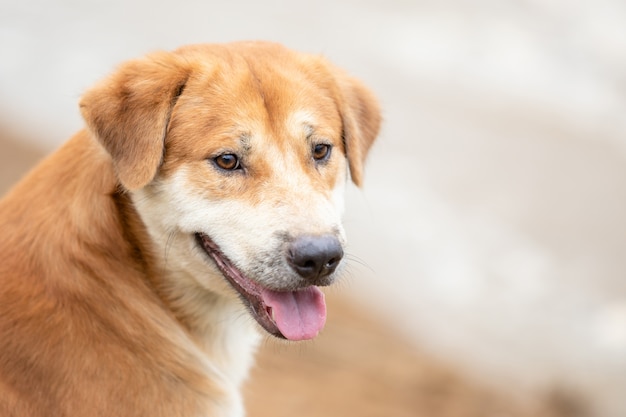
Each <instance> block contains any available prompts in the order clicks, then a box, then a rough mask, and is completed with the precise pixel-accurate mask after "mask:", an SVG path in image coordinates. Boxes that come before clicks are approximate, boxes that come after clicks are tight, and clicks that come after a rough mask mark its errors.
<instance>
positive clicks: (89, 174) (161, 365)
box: [0, 43, 380, 417]
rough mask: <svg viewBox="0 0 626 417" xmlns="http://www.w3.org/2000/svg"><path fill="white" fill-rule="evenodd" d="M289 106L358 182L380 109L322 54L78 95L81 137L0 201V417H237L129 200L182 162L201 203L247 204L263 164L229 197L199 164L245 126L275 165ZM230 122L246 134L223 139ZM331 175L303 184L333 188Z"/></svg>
mask: <svg viewBox="0 0 626 417" xmlns="http://www.w3.org/2000/svg"><path fill="white" fill-rule="evenodd" d="M276 61H279V62H281V63H282V64H283V65H281V66H280V68H281V71H282V73H281V74H277V71H276V69H275V66H273V69H272V68H271V67H272V65H271V63H272V62H276ZM242 68H246V70H241V69H242ZM250 73H253V74H256V75H257V77H267V78H266V79H264V80H259V79H256V80H255V79H254V78H250V76H249V74H250ZM272 77H274V78H275V79H272ZM285 80H290V82H289V83H285ZM259 85H263V86H264V88H263V91H262V92H261V94H259V90H258V89H259ZM269 86H273V88H269ZM234 91H237V92H239V93H240V94H238V95H230V92H234ZM242 92H243V93H242ZM294 105H300V106H304V107H305V108H307V109H314V111H315V116H316V118H317V119H318V120H321V121H322V123H320V125H323V126H324V127H323V128H322V130H321V131H317V132H316V134H322V135H324V137H327V138H329V139H330V140H332V142H333V143H334V144H335V145H336V146H335V148H336V149H337V151H338V152H344V153H345V154H346V155H347V157H348V162H349V165H350V171H351V175H352V179H353V181H354V182H355V183H357V184H360V182H361V180H362V165H363V162H364V159H365V156H366V154H367V151H368V149H369V147H370V145H371V143H372V142H373V140H374V138H375V136H376V133H377V131H378V125H379V121H380V119H379V115H378V108H377V105H376V102H375V100H374V98H373V97H372V95H371V94H370V93H369V92H367V90H365V89H364V87H362V86H361V85H360V84H359V83H357V82H356V81H354V80H352V79H350V78H348V77H347V76H346V75H344V74H343V73H341V72H339V71H338V70H336V69H334V68H333V67H332V66H330V65H329V64H327V63H326V62H325V61H324V60H322V59H320V58H317V57H311V56H307V55H300V54H296V53H294V52H291V51H288V50H286V49H284V48H282V47H280V46H277V45H272V44H256V43H242V44H231V45H228V46H217V45H212V46H195V47H187V48H183V49H181V50H179V51H177V52H174V53H158V54H154V55H150V56H148V57H147V58H143V59H140V60H136V61H131V62H128V63H126V64H124V65H123V66H122V67H120V69H119V70H118V71H117V72H115V73H114V75H113V76H111V77H110V78H107V79H106V80H104V81H103V82H101V83H100V84H98V85H97V86H96V87H95V88H94V89H92V90H90V91H89V92H87V94H85V96H84V97H83V99H82V100H81V110H82V113H83V115H84V118H85V120H86V122H87V125H88V127H89V130H88V131H81V132H80V133H78V134H77V135H76V136H74V137H73V138H72V139H70V140H69V141H68V142H67V143H66V144H65V145H64V146H63V147H62V148H61V149H60V150H59V151H57V152H56V153H54V154H53V155H52V156H50V157H49V158H48V159H46V160H45V161H44V162H42V163H41V164H40V165H39V166H38V167H37V168H36V169H35V170H34V171H33V172H31V173H30V174H29V175H28V176H27V177H26V178H24V179H23V180H22V182H20V183H19V184H18V185H17V186H16V187H15V188H14V189H13V190H12V191H11V192H10V193H9V194H8V195H7V196H6V197H5V198H4V199H3V200H2V201H1V202H0V230H1V232H2V236H3V239H2V241H0V415H1V416H15V417H17V416H20V417H22V416H25V417H29V416H33V417H34V416H85V415H89V416H150V417H158V416H168V417H174V416H228V417H230V416H238V415H240V414H239V412H238V411H232V412H231V411H229V410H232V409H233V408H232V407H231V404H230V402H231V401H232V398H231V397H230V396H229V390H231V389H232V387H230V385H229V383H228V381H226V380H225V377H224V375H222V374H221V372H219V371H218V370H216V368H214V367H213V364H214V363H218V362H219V361H220V360H221V359H220V358H219V357H216V356H215V355H213V354H212V352H211V351H210V349H207V348H206V346H205V345H206V344H203V343H201V342H200V340H201V339H202V335H201V334H198V329H196V328H194V326H193V325H191V324H190V323H191V318H189V317H187V319H189V321H185V320H186V319H185V317H182V316H181V315H180V314H179V311H176V309H175V308H174V307H173V306H174V305H176V303H177V302H180V300H175V299H172V295H171V294H168V293H167V288H166V287H167V286H166V285H165V282H164V278H163V277H162V276H161V270H160V269H159V268H158V267H157V265H158V262H157V259H158V258H159V257H160V256H161V254H159V253H155V249H154V245H153V241H152V239H151V237H150V235H149V234H148V233H147V231H146V228H145V225H144V224H143V222H142V220H141V218H140V217H139V215H138V213H137V209H136V207H135V205H134V204H133V203H132V200H131V198H130V197H129V194H128V192H130V191H133V190H138V189H141V188H143V187H145V186H147V185H148V184H150V183H151V181H153V180H154V178H155V176H157V175H158V176H159V177H160V178H167V177H168V176H169V175H171V174H172V173H174V172H176V171H177V169H179V167H180V166H181V164H182V163H183V162H184V163H185V164H187V165H186V166H187V167H189V166H191V167H196V168H197V171H195V173H194V176H193V178H196V179H194V181H198V182H201V184H199V185H201V186H202V187H204V189H205V190H206V193H208V194H211V193H213V194H217V195H220V196H222V197H226V196H227V195H228V194H234V195H237V198H240V199H247V200H254V198H256V197H255V195H256V194H255V190H258V189H259V187H261V186H263V184H264V183H266V182H267V179H268V178H269V177H268V175H269V174H268V172H270V171H271V166H266V165H267V163H266V165H263V164H262V161H259V162H258V164H252V166H254V167H255V169H256V170H257V172H256V173H253V174H255V175H251V176H254V177H255V181H256V182H255V183H252V184H246V185H244V184H236V183H235V184H234V185H233V182H232V181H231V182H228V183H226V182H225V181H224V179H223V178H217V179H215V180H213V182H210V181H208V182H207V180H206V179H205V178H206V177H207V176H208V174H207V175H203V172H204V171H203V170H206V167H205V166H206V159H207V158H208V157H210V156H212V155H213V153H214V152H216V151H219V150H223V149H227V148H229V147H234V146H240V144H237V143H231V142H229V141H232V138H233V137H238V136H240V134H244V135H245V134H247V133H248V130H251V129H252V130H254V131H262V132H264V134H265V135H266V136H269V137H271V138H272V141H273V142H272V143H273V145H272V146H274V148H273V149H276V150H278V154H277V157H280V150H281V149H282V146H283V145H282V144H281V141H284V140H286V138H288V137H293V132H289V128H288V123H287V121H286V118H287V117H288V115H289V111H290V110H291V109H292V108H293V106H294ZM232 120H235V121H238V122H239V124H240V125H241V126H243V127H244V131H242V132H232V130H231V129H232V126H231V125H229V124H228V123H226V122H228V121H232ZM233 133H237V134H235V135H233ZM302 139H303V140H302V149H303V152H304V150H305V149H306V143H307V142H306V140H305V139H306V138H302ZM344 144H345V147H344ZM333 163H334V164H338V162H333ZM301 165H302V164H301ZM340 168H341V166H340V165H337V166H332V167H329V168H328V169H327V171H328V174H327V175H326V174H323V175H322V176H321V177H320V179H312V180H311V182H310V186H312V187H317V188H318V189H320V190H325V189H328V190H330V189H331V188H332V187H333V186H334V184H335V182H336V181H338V178H340V176H338V174H337V172H338V171H337V170H339V169H340ZM194 169H195V168H194ZM299 169H301V170H302V172H303V173H305V174H306V175H308V176H310V177H311V178H313V177H315V175H316V174H315V173H314V169H313V168H311V167H308V166H306V165H302V166H300V168H299ZM251 174H252V173H251ZM288 191H289V190H284V189H276V190H273V191H272V192H273V193H275V194H278V195H280V193H284V192H288ZM216 366H217V365H216ZM217 367H218V368H219V366H217ZM236 409H237V408H236V407H235V408H234V410H236Z"/></svg>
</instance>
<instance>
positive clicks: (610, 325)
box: [0, 0, 626, 417]
mask: <svg viewBox="0 0 626 417" xmlns="http://www.w3.org/2000/svg"><path fill="white" fill-rule="evenodd" d="M241 39H266V40H274V41H279V42H281V43H284V44H286V45H287V46H289V47H292V48H295V49H299V50H303V51H307V52H312V53H320V54H323V55H325V56H327V57H328V58H329V59H330V60H332V61H334V62H335V63H337V64H338V65H340V66H342V67H344V68H346V69H347V70H348V71H349V72H350V73H352V74H354V75H356V76H358V77H359V78H361V79H362V80H363V81H364V82H365V83H366V84H368V85H369V86H370V87H371V88H372V89H373V90H374V91H375V92H376V93H377V95H378V96H379V97H380V99H381V102H382V104H383V108H384V115H385V126H384V129H383V132H382V135H381V137H380V140H379V142H378V144H377V145H376V147H375V149H374V151H373V153H372V154H371V155H370V160H369V162H370V164H369V167H368V171H367V172H366V182H365V187H364V188H363V189H362V190H357V189H355V188H351V189H350V193H349V205H348V214H347V217H346V224H347V228H348V234H349V235H348V236H349V238H351V245H350V248H349V251H350V254H351V258H352V259H353V262H352V266H351V268H350V275H349V277H347V279H346V280H345V283H344V285H343V287H342V288H341V290H340V291H341V292H342V293H345V294H347V295H349V296H351V297H353V298H354V299H355V300H356V301H357V302H358V303H359V304H360V305H362V306H363V307H364V308H367V309H368V310H369V311H370V312H373V313H375V314H377V315H378V316H379V317H380V318H382V319H384V320H385V321H386V322H388V323H389V326H391V327H394V328H396V329H397V330H399V331H401V332H404V333H405V334H406V335H407V336H408V337H410V338H411V340H413V341H414V343H415V345H416V347H418V348H419V349H422V350H425V351H427V352H429V353H430V354H433V355H436V356H437V357H439V358H442V359H444V360H445V361H447V362H448V363H451V364H453V365H454V366H457V367H459V368H460V369H464V371H465V372H467V373H468V374H469V375H472V377H474V378H476V379H477V380H480V381H481V382H484V383H488V384H491V385H494V386H498V387H500V388H506V389H507V390H510V391H511V392H514V393H516V395H519V396H520V397H524V396H526V397H532V396H538V395H544V394H545V393H546V392H556V393H565V394H566V395H568V396H570V397H575V398H576V399H577V401H580V402H581V403H584V404H588V407H589V409H588V412H589V415H593V416H602V417H623V416H625V415H626V2H624V1H623V0H593V1H591V0H586V1H584V0H499V1H496V0H440V1H435V0H430V1H425V0H405V1H402V0H387V1H381V0H332V1H331V0H318V1H315V2H312V1H311V2H297V1H288V0H273V1H265V2H261V1H254V0H247V1H246V0H233V1H229V2H218V1H211V0H208V1H198V0H178V1H176V2H173V1H172V2H166V1H160V0H153V1H147V0H136V1H128V0H106V1H105V0H39V1H33V0H13V1H9V0H0V123H1V124H2V125H3V126H8V127H10V128H11V129H12V130H15V131H20V132H21V133H22V134H23V136H24V137H29V138H33V143H32V145H34V146H37V147H39V148H41V149H43V150H46V151H50V150H52V149H54V148H55V147H58V146H59V145H60V144H61V143H62V142H63V141H64V140H65V139H67V138H68V137H69V136H70V135H71V134H72V133H73V132H75V131H76V130H78V129H80V128H81V126H82V122H81V120H80V118H79V114H78V109H77V100H78V97H79V96H80V94H81V92H82V91H84V90H85V89H86V88H87V87H88V86H89V85H91V84H92V83H93V82H94V81H96V80H97V79H99V78H100V77H102V76H103V75H105V74H107V73H108V72H109V71H110V70H111V69H112V68H113V67H114V66H115V65H116V64H118V63H119V62H121V61H123V60H125V59H128V58H133V57H136V56H139V55H142V54H145V53H147V52H150V51H153V50H155V49H173V48H175V47H177V46H180V45H182V44H188V43H199V42H224V41H231V40H241Z"/></svg>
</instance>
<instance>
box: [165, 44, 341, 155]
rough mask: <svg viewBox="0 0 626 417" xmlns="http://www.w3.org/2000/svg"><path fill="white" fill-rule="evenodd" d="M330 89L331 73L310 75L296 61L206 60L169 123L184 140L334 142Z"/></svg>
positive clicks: (337, 133) (336, 120) (336, 128)
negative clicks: (320, 139) (300, 139)
mask: <svg viewBox="0 0 626 417" xmlns="http://www.w3.org/2000/svg"><path fill="white" fill-rule="evenodd" d="M333 85H334V84H333V80H332V75H331V73H330V72H327V73H326V74H324V73H323V72H321V71H316V72H314V73H311V71H310V68H306V67H305V66H304V65H303V64H302V63H301V62H299V61H298V60H296V59H293V60H290V59H287V58H285V57H282V58H281V59H280V60H277V59H271V57H269V56H265V57H261V58H259V59H256V60H254V59H252V57H250V56H248V55H238V56H235V57H232V56H231V57H229V58H228V59H226V58H223V57H218V58H215V57H211V58H207V63H206V64H205V65H203V66H202V67H201V70H199V71H198V72H196V73H194V74H192V76H191V77H190V80H189V81H188V85H187V86H186V87H185V90H184V92H183V95H182V96H181V97H180V98H179V103H177V105H176V107H175V110H174V112H173V114H172V120H171V124H172V125H173V127H175V128H176V129H181V128H182V129H185V130H186V131H187V132H188V133H187V134H186V135H185V136H186V137H187V138H189V137H196V138H198V139H200V138H203V140H210V141H211V142H214V143H215V142H219V141H223V140H229V139H230V140H238V139H239V138H241V137H249V138H251V139H252V142H253V144H254V143H258V142H259V141H262V140H267V139H271V140H272V141H278V142H280V141H285V143H293V141H291V140H290V139H293V138H294V137H304V138H307V137H310V136H311V135H313V134H315V135H317V136H320V137H324V138H327V139H328V140H337V141H339V140H340V139H341V128H342V123H341V115H340V113H339V109H338V106H337V99H336V97H335V95H334V91H333V89H332V86H333ZM191 130H193V131H194V132H191ZM198 132H201V133H202V134H201V135H200V136H198ZM301 143H302V144H304V143H305V142H304V141H303V142H301Z"/></svg>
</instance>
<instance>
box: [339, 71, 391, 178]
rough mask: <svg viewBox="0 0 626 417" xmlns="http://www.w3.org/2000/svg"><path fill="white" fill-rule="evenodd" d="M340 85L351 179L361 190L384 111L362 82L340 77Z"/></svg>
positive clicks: (342, 75)
mask: <svg viewBox="0 0 626 417" xmlns="http://www.w3.org/2000/svg"><path fill="white" fill-rule="evenodd" d="M337 83H338V85H339V91H340V95H341V99H340V109H339V110H340V112H341V118H342V121H343V141H344V146H345V149H346V156H347V157H348V165H349V167H350V177H351V178H352V182H354V183H355V184H356V185H357V186H360V185H361V184H362V182H363V165H364V164H365V159H366V158H367V153H368V152H369V150H370V147H371V146H372V143H374V139H376V136H377V135H378V131H379V129H380V123H381V114H380V107H379V105H378V100H377V99H376V97H375V96H374V94H373V93H372V92H371V91H370V90H368V89H367V88H366V87H365V86H364V85H363V84H361V82H359V81H358V80H356V79H354V78H351V77H349V76H347V75H345V74H341V73H340V74H339V76H338V77H337Z"/></svg>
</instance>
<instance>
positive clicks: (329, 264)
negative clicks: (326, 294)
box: [287, 235, 343, 285]
mask: <svg viewBox="0 0 626 417" xmlns="http://www.w3.org/2000/svg"><path fill="white" fill-rule="evenodd" d="M287 258H288V261H289V264H290V265H291V267H292V268H293V269H294V270H295V271H296V272H297V273H298V275H300V276H301V277H302V278H304V279H306V280H307V281H309V282H310V283H311V284H316V285H324V282H323V281H322V279H323V278H325V277H327V276H328V275H330V274H332V273H333V272H334V271H335V269H336V268H337V265H339V262H340V261H341V258H343V248H342V246H341V243H340V242H339V240H338V239H337V238H336V237H335V236H333V235H323V236H310V235H304V236H300V237H297V238H296V239H295V240H294V241H293V242H291V244H290V246H289V250H288V253H287ZM326 284H328V283H326Z"/></svg>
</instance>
